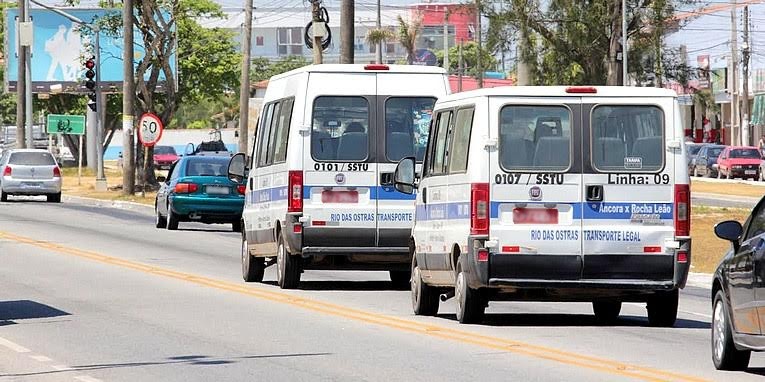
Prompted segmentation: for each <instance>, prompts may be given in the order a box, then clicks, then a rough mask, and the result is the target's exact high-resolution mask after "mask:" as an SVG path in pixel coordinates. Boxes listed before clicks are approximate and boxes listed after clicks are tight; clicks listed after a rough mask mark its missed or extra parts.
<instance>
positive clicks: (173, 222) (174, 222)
mask: <svg viewBox="0 0 765 382" xmlns="http://www.w3.org/2000/svg"><path fill="white" fill-rule="evenodd" d="M165 228H167V229H168V230H170V231H175V230H177V229H178V215H177V214H176V213H175V212H173V207H172V206H171V205H170V204H168V205H167V226H165Z"/></svg>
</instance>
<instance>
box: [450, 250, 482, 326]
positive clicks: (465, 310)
mask: <svg viewBox="0 0 765 382" xmlns="http://www.w3.org/2000/svg"><path fill="white" fill-rule="evenodd" d="M460 263H462V262H461V261H460ZM454 296H455V297H456V298H457V309H456V313H457V321H459V322H460V323H461V324H476V323H479V322H481V320H482V319H483V315H484V312H485V310H486V301H485V298H484V296H483V294H482V292H481V290H480V289H479V290H477V289H472V288H470V287H469V286H468V284H467V275H466V274H465V272H464V271H463V270H462V266H461V265H460V264H459V263H458V264H457V282H456V283H455V284H454Z"/></svg>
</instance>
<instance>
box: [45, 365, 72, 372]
mask: <svg viewBox="0 0 765 382" xmlns="http://www.w3.org/2000/svg"><path fill="white" fill-rule="evenodd" d="M50 367H52V368H53V369H54V370H56V371H64V370H73V369H72V368H71V367H69V366H66V365H51V366H50Z"/></svg>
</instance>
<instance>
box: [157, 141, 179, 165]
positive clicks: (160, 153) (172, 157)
mask: <svg viewBox="0 0 765 382" xmlns="http://www.w3.org/2000/svg"><path fill="white" fill-rule="evenodd" d="M178 158H179V156H178V153H177V152H175V148H173V146H154V167H156V168H157V170H169V169H170V166H172V165H173V163H175V161H177V160H178Z"/></svg>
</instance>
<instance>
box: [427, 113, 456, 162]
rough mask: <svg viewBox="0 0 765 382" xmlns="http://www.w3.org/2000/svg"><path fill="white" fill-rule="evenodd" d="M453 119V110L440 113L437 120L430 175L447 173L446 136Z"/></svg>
mask: <svg viewBox="0 0 765 382" xmlns="http://www.w3.org/2000/svg"><path fill="white" fill-rule="evenodd" d="M451 120H452V112H451V111H444V112H441V113H439V114H438V118H437V120H436V128H435V131H434V134H436V137H435V138H436V139H435V141H434V145H433V149H432V153H431V159H432V160H431V161H429V165H430V170H429V171H428V173H429V174H430V175H441V174H444V173H446V157H447V155H448V153H447V149H446V144H447V139H446V136H447V134H448V132H449V126H450V125H451Z"/></svg>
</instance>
